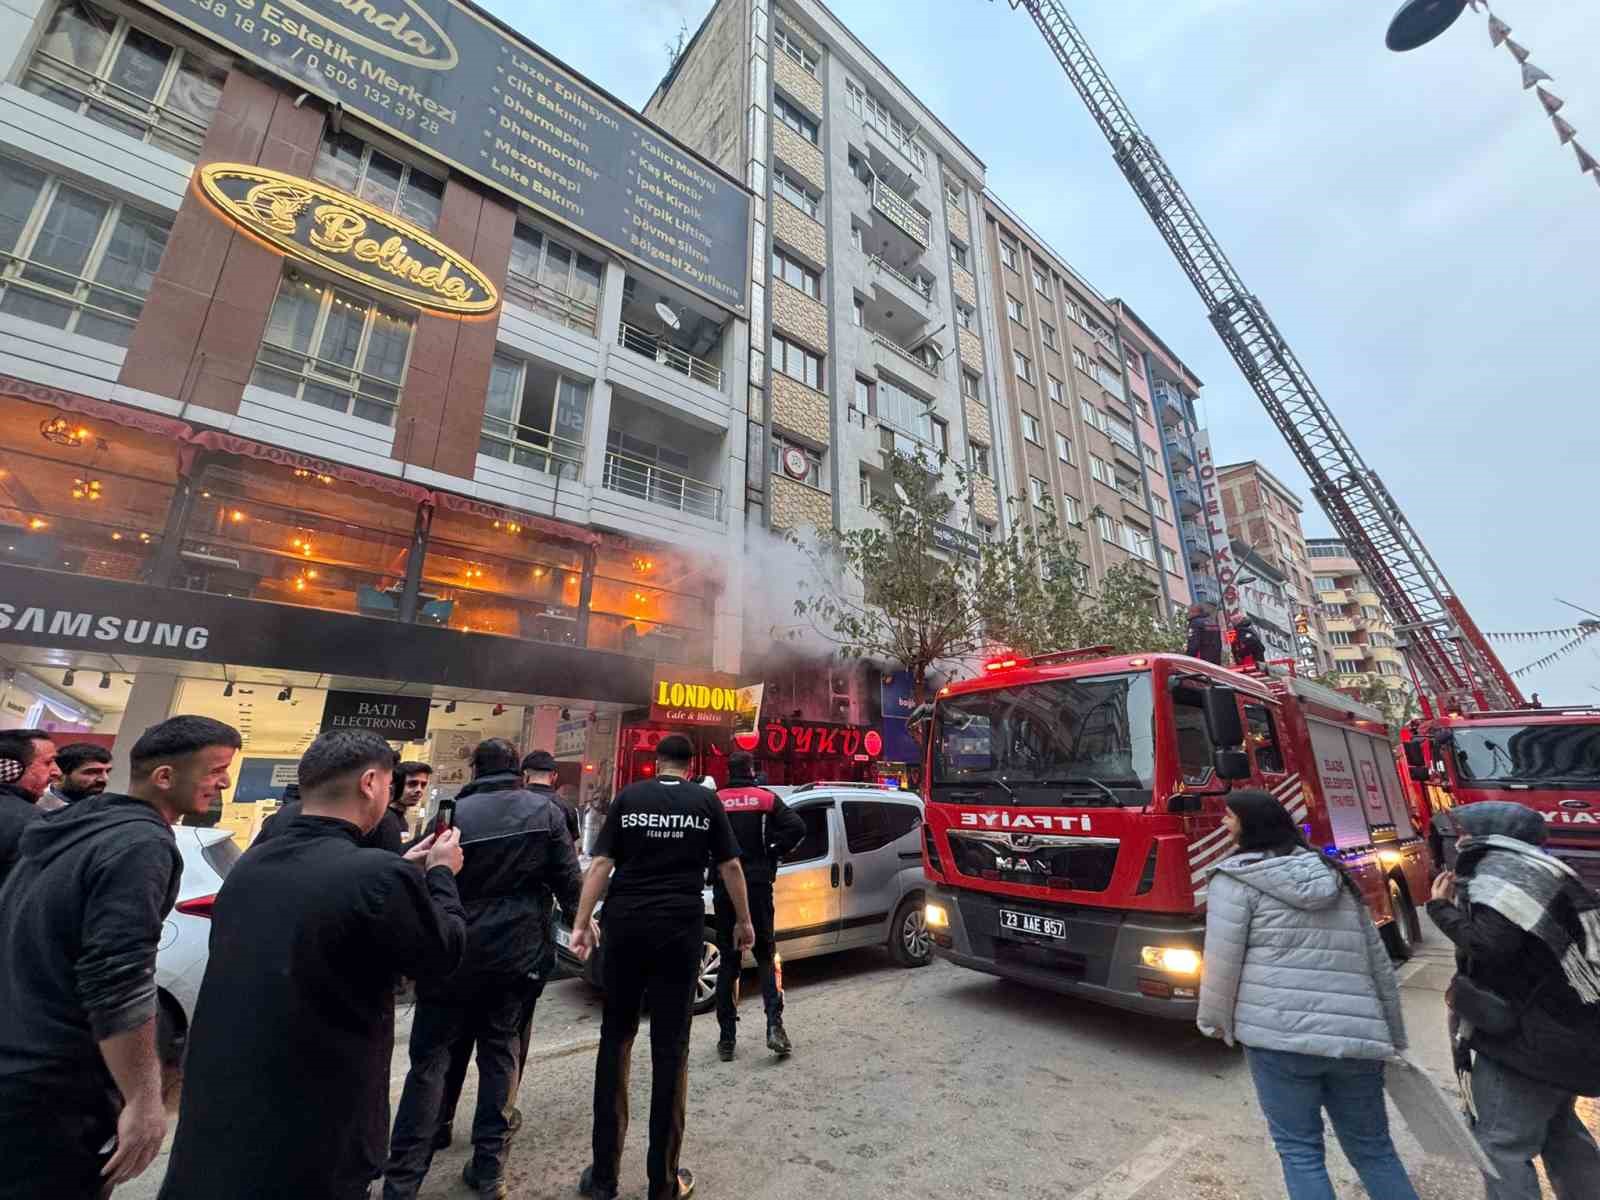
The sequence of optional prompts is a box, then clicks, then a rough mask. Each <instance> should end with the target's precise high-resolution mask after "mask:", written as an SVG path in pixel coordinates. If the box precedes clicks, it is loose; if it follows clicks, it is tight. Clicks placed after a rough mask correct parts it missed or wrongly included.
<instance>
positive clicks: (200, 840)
mask: <svg viewBox="0 0 1600 1200" xmlns="http://www.w3.org/2000/svg"><path fill="white" fill-rule="evenodd" d="M172 832H173V835H174V836H175V837H176V838H177V839H178V852H179V854H181V855H182V856H183V881H182V883H181V884H180V885H179V887H178V901H177V903H176V904H174V905H173V907H172V912H171V913H169V914H168V915H167V921H166V924H165V925H164V926H162V929H161V945H160V947H159V949H158V950H157V952H156V997H157V1001H158V1003H159V1004H160V1023H159V1025H158V1029H159V1030H160V1035H161V1038H160V1040H161V1047H160V1048H161V1058H162V1061H163V1062H166V1063H176V1062H178V1061H179V1060H180V1059H181V1058H182V1057H183V1047H184V1043H185V1042H186V1041H187V1039H188V1036H189V1025H190V1023H191V1022H192V1021H193V1020H194V1005H195V1001H196V1000H197V999H199V996H200V980H201V979H202V978H203V977H204V976H205V973H206V960H207V958H208V957H209V955H210V950H211V906H212V904H213V903H214V902H215V901H216V898H217V892H219V891H220V890H221V889H222V881H223V880H224V879H225V878H226V877H227V874H228V872H229V871H231V870H232V869H233V864H234V863H236V862H238V861H239V856H240V855H241V854H242V853H244V852H243V851H242V850H240V849H239V844H238V843H237V842H235V841H234V840H233V835H232V834H230V833H229V832H228V831H227V830H226V829H197V828H194V827H193V826H189V825H177V826H174V827H173V830H172Z"/></svg>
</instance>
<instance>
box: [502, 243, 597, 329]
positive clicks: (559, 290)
mask: <svg viewBox="0 0 1600 1200" xmlns="http://www.w3.org/2000/svg"><path fill="white" fill-rule="evenodd" d="M604 270H605V267H604V265H603V264H602V263H601V262H600V260H599V259H596V258H591V257H590V256H589V255H587V254H584V253H582V252H581V251H579V250H575V249H573V248H572V247H571V246H569V245H567V244H566V243H565V242H562V241H558V240H557V239H556V238H553V237H551V236H550V235H549V234H547V233H545V232H544V230H542V229H536V228H534V227H533V226H532V225H527V224H524V223H523V222H520V221H519V222H518V223H517V228H516V231H515V233H513V234H512V238H511V263H510V265H509V266H508V267H507V268H506V271H507V275H506V293H507V294H508V295H509V296H511V297H512V298H513V299H517V300H521V301H523V302H524V303H526V304H529V305H531V306H532V307H533V308H535V309H538V310H539V311H541V312H544V313H547V314H549V315H553V316H555V317H556V318H557V319H558V320H561V321H563V322H565V323H566V324H567V325H570V326H571V327H573V328H575V329H581V330H583V331H584V332H586V333H593V332H594V329H595V318H596V316H597V315H598V313H599V311H600V276H601V274H602V273H603V272H604Z"/></svg>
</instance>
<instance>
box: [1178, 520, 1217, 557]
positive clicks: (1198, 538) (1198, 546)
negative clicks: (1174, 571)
mask: <svg viewBox="0 0 1600 1200" xmlns="http://www.w3.org/2000/svg"><path fill="white" fill-rule="evenodd" d="M1183 552H1184V553H1185V554H1186V555H1188V556H1189V561H1190V562H1191V563H1199V562H1210V561H1211V539H1210V538H1208V537H1206V535H1205V534H1203V533H1201V532H1199V531H1198V530H1196V529H1195V527H1194V526H1193V525H1189V524H1185V525H1184V527H1183Z"/></svg>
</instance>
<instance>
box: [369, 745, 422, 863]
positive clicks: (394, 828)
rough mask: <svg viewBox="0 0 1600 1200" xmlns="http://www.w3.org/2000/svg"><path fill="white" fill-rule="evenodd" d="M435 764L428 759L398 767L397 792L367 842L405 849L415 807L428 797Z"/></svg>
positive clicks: (396, 773)
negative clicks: (431, 764)
mask: <svg viewBox="0 0 1600 1200" xmlns="http://www.w3.org/2000/svg"><path fill="white" fill-rule="evenodd" d="M432 782H433V768H432V767H430V766H429V765H428V764H427V763H425V762H403V763H401V764H400V765H399V766H398V767H396V768H395V769H394V796H393V797H392V798H391V799H390V801H389V807H388V808H386V809H384V810H383V816H382V818H381V819H380V820H379V821H378V824H377V827H376V828H374V829H373V831H372V833H371V834H370V835H369V836H368V838H367V844H368V845H371V846H376V847H378V849H380V850H388V851H391V852H393V853H395V854H399V853H400V852H401V851H402V850H404V849H405V845H406V830H407V829H409V828H410V827H411V816H410V814H411V810H412V809H413V808H415V807H416V806H417V805H419V804H421V803H422V802H423V801H424V800H426V799H427V797H428V785H429V784H430V783H432Z"/></svg>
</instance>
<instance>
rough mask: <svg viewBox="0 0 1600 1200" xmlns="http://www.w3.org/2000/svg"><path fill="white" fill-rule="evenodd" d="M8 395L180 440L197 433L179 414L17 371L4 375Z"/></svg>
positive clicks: (1, 382)
mask: <svg viewBox="0 0 1600 1200" xmlns="http://www.w3.org/2000/svg"><path fill="white" fill-rule="evenodd" d="M4 396H9V397H12V398H14V399H17V400H28V401H31V402H32V403H34V404H48V405H50V406H51V407H52V408H60V409H65V410H66V411H67V412H74V413H82V414H83V415H84V416H86V417H93V418H94V419H95V420H98V421H110V422H111V423H112V424H113V425H122V426H126V427H127V428H129V429H142V430H144V431H145V432H146V433H153V434H156V435H157V436H158V437H164V438H172V439H173V440H175V441H179V442H183V441H187V440H189V439H190V438H191V437H193V436H194V430H193V429H191V428H190V427H189V426H188V425H185V424H184V423H183V422H182V421H180V420H178V419H177V418H175V417H164V416H162V415H161V414H160V413H154V412H149V411H147V410H145V409H142V408H129V407H127V406H126V405H122V404H113V403H111V402H110V401H109V400H96V399H95V398H94V397H93V396H84V395H80V394H79V393H77V392H68V391H64V390H62V389H61V388H53V387H48V386H46V385H45V384H42V383H31V382H29V381H28V380H26V379H18V378H17V377H16V376H14V375H0V397H4Z"/></svg>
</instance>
